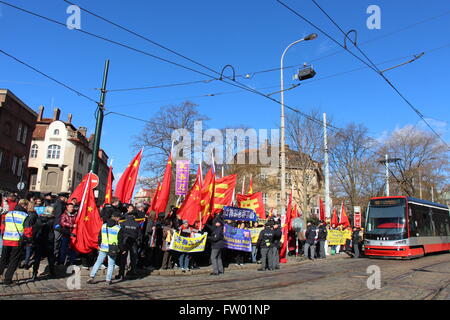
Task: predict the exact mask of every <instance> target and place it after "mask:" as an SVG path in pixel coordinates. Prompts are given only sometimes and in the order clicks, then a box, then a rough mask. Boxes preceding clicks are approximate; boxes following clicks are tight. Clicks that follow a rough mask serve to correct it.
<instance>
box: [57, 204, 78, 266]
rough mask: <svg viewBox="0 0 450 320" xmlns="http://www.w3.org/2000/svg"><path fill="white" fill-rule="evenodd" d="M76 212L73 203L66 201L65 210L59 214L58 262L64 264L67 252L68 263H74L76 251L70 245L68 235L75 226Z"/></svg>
mask: <svg viewBox="0 0 450 320" xmlns="http://www.w3.org/2000/svg"><path fill="white" fill-rule="evenodd" d="M76 219H77V212H76V211H75V205H74V204H73V203H68V204H67V206H66V210H65V211H64V213H63V214H62V215H61V229H60V232H61V234H62V237H61V251H60V254H59V260H58V264H60V265H64V264H65V263H66V257H67V254H69V262H68V263H69V265H74V264H75V258H76V252H75V251H74V250H73V249H72V248H71V247H70V237H71V234H72V232H73V229H75V227H76V223H75V221H76Z"/></svg>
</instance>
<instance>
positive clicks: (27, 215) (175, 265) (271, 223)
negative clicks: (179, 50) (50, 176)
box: [0, 193, 361, 285]
mask: <svg viewBox="0 0 450 320" xmlns="http://www.w3.org/2000/svg"><path fill="white" fill-rule="evenodd" d="M68 197H69V195H68V194H67V193H59V194H58V196H57V197H56V198H55V197H53V196H52V195H51V194H45V195H44V197H43V198H41V197H40V196H29V197H26V199H20V200H19V198H18V197H17V195H14V194H10V195H8V196H7V197H5V198H4V199H0V213H1V220H0V221H1V228H0V230H1V232H0V233H1V237H0V241H1V242H0V245H1V246H2V248H1V250H0V254H1V258H0V277H1V278H2V280H3V283H4V284H5V285H15V283H14V282H13V281H12V279H13V275H14V273H15V271H16V270H17V268H25V269H29V268H32V279H31V280H37V279H38V278H41V277H43V278H48V277H50V278H51V277H55V276H56V271H55V266H57V265H65V266H70V265H76V264H77V265H81V267H82V268H84V269H90V278H89V280H88V283H95V276H96V274H97V273H98V270H99V269H101V268H106V269H107V272H106V282H107V283H108V284H111V283H112V280H113V278H112V277H113V273H114V268H115V267H116V268H118V269H119V272H118V274H117V275H116V277H115V279H116V280H125V279H133V278H135V277H138V275H139V272H138V271H139V270H149V271H152V270H155V269H163V270H167V269H179V270H181V271H182V272H187V271H189V270H194V269H198V268H200V266H207V265H211V266H212V272H211V275H212V276H217V275H220V274H221V273H223V272H224V267H227V266H228V265H229V264H233V263H234V264H235V265H236V266H238V267H242V266H243V265H244V264H246V263H258V264H260V267H259V269H258V270H259V271H266V270H276V269H279V268H280V267H279V261H280V259H279V250H280V248H281V245H282V243H281V239H282V231H281V221H280V220H281V219H280V218H279V217H277V215H274V216H271V217H270V218H269V219H265V220H262V221H257V222H249V221H230V220H224V219H223V215H222V213H219V214H217V215H216V216H215V217H214V218H213V219H211V220H210V221H209V222H208V223H207V224H206V225H199V224H195V225H189V223H188V221H187V220H182V219H180V217H179V216H178V215H177V208H176V207H172V208H171V210H170V211H169V213H168V214H165V213H159V214H156V213H154V212H150V213H148V205H147V204H143V203H138V204H136V205H132V204H123V203H121V202H120V201H119V200H118V199H116V198H113V200H112V203H111V204H106V205H105V206H104V207H102V208H101V210H100V216H101V219H102V220H103V225H102V228H101V230H100V232H99V237H98V250H94V251H92V252H90V253H87V254H80V253H77V252H76V251H75V250H74V249H73V248H72V246H71V237H73V236H74V235H73V233H72V232H73V230H74V228H75V227H76V218H77V214H78V213H77V211H78V209H79V203H78V201H77V199H71V201H70V202H67V201H68ZM261 223H262V225H261ZM225 224H228V225H230V226H232V227H235V228H241V229H243V228H245V229H252V228H261V229H262V230H261V232H259V235H258V236H257V237H254V238H252V248H251V249H252V250H251V252H245V251H240V250H231V249H227V248H225V241H224V225H225ZM333 228H334V226H332V227H331V228H330V227H329V226H327V224H326V223H325V222H320V224H319V225H316V224H314V223H311V222H310V223H308V225H307V228H306V230H304V231H299V232H297V233H296V235H295V239H294V240H295V245H294V247H293V248H292V246H290V247H289V249H290V252H289V253H288V254H289V255H295V254H299V255H304V256H305V258H309V259H315V258H316V256H317V257H318V258H325V257H326V253H325V251H326V249H327V248H326V247H325V245H326V239H327V231H328V230H329V229H333ZM339 228H341V226H339ZM258 231H259V229H258ZM359 231H360V230H359V229H355V230H354V231H353V233H352V237H351V239H348V242H347V244H346V246H345V249H344V251H345V252H347V253H348V254H349V255H352V256H354V257H358V256H359V253H360V252H361V251H360V249H359V247H360V243H361V239H360V237H359V236H360V234H359ZM175 232H178V233H179V235H180V236H181V237H188V238H190V237H195V236H198V235H201V234H204V233H205V232H206V233H207V235H208V237H207V238H208V241H207V245H206V248H205V250H204V251H203V252H195V253H190V252H178V251H174V250H171V249H170V243H171V241H172V238H173V236H174V234H175ZM352 240H353V242H352ZM352 243H353V246H352V248H351V244H352ZM296 248H297V252H296ZM340 251H343V250H340ZM338 252H339V248H338V247H336V246H333V247H331V253H332V254H335V253H338ZM43 258H47V260H48V268H46V272H44V274H41V275H38V271H39V266H40V263H41V260H42V259H43ZM5 270H6V272H5Z"/></svg>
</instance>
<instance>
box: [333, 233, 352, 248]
mask: <svg viewBox="0 0 450 320" xmlns="http://www.w3.org/2000/svg"><path fill="white" fill-rule="evenodd" d="M351 238H352V231H351V230H343V231H340V230H328V234H327V241H328V245H330V246H337V245H344V244H345V240H346V239H351Z"/></svg>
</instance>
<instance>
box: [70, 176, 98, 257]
mask: <svg viewBox="0 0 450 320" xmlns="http://www.w3.org/2000/svg"><path fill="white" fill-rule="evenodd" d="M95 179H97V181H98V177H97V176H96V175H95V174H93V173H89V174H88V177H87V179H86V183H85V187H84V190H83V191H84V192H83V196H82V199H81V204H80V209H79V211H78V215H77V218H76V220H75V223H76V227H75V228H74V230H73V234H74V236H73V237H71V245H72V247H73V248H74V249H75V250H76V251H77V252H79V253H89V252H91V251H92V250H95V249H98V233H99V232H100V229H101V227H102V224H103V221H102V219H101V218H100V214H99V212H98V208H97V205H96V203H95V197H94V190H93V189H94V187H95V181H93V180H95Z"/></svg>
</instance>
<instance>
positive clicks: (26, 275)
mask: <svg viewBox="0 0 450 320" xmlns="http://www.w3.org/2000/svg"><path fill="white" fill-rule="evenodd" d="M346 257H348V256H347V254H345V253H342V254H336V255H329V256H327V258H326V259H324V260H337V259H341V258H346ZM317 260H319V261H323V260H322V259H317ZM308 263H312V262H311V260H309V259H305V258H304V257H300V256H299V257H295V256H288V257H287V263H282V264H280V267H281V268H282V267H283V266H292V265H303V264H308ZM75 267H76V268H80V273H81V276H85V277H88V276H89V273H90V269H89V270H86V269H83V268H81V266H75ZM260 267H261V265H260V264H256V263H247V264H244V265H243V266H236V265H235V264H234V263H230V264H229V265H228V267H226V268H225V270H226V271H234V270H257V269H259V268H260ZM67 268H68V267H67V266H55V270H56V277H57V278H68V277H69V276H70V275H71V274H72V272H68V271H67ZM106 270H107V269H106V268H105V269H99V271H98V272H97V276H96V277H104V276H106ZM44 272H48V268H47V261H45V260H43V261H42V262H41V265H40V267H39V272H38V276H40V275H41V274H42V273H44ZM118 272H119V268H118V267H117V266H116V268H115V269H114V273H113V277H114V276H115V275H117V274H118ZM211 272H212V269H211V266H205V267H201V268H199V269H195V270H191V271H187V272H185V273H183V272H182V271H181V269H170V270H149V269H143V270H139V271H138V278H143V277H147V276H191V275H199V274H209V273H211ZM32 273H33V272H32V268H30V269H28V270H25V269H17V271H16V273H15V274H14V277H13V280H16V281H24V280H29V279H31V277H32Z"/></svg>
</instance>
